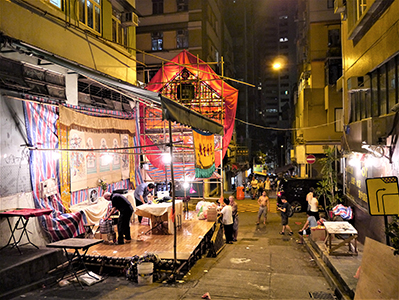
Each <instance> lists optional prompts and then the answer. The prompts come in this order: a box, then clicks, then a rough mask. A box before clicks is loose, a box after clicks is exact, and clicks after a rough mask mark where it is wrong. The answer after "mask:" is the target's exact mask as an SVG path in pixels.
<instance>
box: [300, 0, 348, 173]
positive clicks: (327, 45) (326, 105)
mask: <svg viewBox="0 0 399 300" xmlns="http://www.w3.org/2000/svg"><path fill="white" fill-rule="evenodd" d="M297 23H298V37H297V55H298V68H299V74H298V75H299V76H298V77H299V79H298V93H297V97H296V98H295V122H294V123H293V124H294V125H293V127H294V128H295V130H294V131H293V143H294V151H293V154H294V157H295V160H296V162H297V164H298V169H299V176H300V177H319V176H320V169H321V165H320V164H319V163H318V160H319V159H320V158H322V157H324V148H325V147H334V148H335V149H336V153H337V152H338V151H339V148H340V142H341V136H342V130H343V126H342V122H341V117H342V99H341V92H339V91H337V89H336V81H337V79H338V78H339V77H340V76H341V73H342V71H341V68H342V58H341V37H340V35H341V33H340V27H341V24H340V23H341V20H340V18H339V16H338V15H335V14H334V1H317V0H306V1H299V9H298V19H297ZM309 155H313V156H315V158H316V161H315V163H313V164H309V163H308V162H307V157H308V156H309Z"/></svg>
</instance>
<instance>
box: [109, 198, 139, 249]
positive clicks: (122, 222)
mask: <svg viewBox="0 0 399 300" xmlns="http://www.w3.org/2000/svg"><path fill="white" fill-rule="evenodd" d="M104 199H106V200H108V201H111V202H112V209H111V211H110V212H109V214H108V216H106V217H109V216H111V215H112V214H113V213H114V212H115V211H116V210H118V211H119V219H118V245H121V244H124V243H125V240H126V243H130V242H131V240H132V238H131V236H130V218H131V217H132V214H133V207H132V205H131V204H130V202H129V200H127V199H126V198H125V197H124V196H122V195H121V194H115V193H114V194H111V193H109V192H106V193H105V194H104Z"/></svg>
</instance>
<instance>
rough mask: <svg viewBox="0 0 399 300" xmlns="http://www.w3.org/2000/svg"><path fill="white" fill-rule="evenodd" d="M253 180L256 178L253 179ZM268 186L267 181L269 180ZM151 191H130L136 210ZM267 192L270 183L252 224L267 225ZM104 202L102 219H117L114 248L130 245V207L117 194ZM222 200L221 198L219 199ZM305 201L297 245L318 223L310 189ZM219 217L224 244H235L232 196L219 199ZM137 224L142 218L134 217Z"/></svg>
mask: <svg viewBox="0 0 399 300" xmlns="http://www.w3.org/2000/svg"><path fill="white" fill-rule="evenodd" d="M254 179H255V180H256V178H254ZM268 179H269V178H267V179H266V181H265V182H267V181H268ZM269 182H270V180H269ZM154 189H155V185H154V184H152V183H149V184H147V183H142V184H140V185H139V186H137V188H136V189H135V191H134V198H135V203H136V207H137V206H140V205H143V204H144V203H148V202H149V201H151V199H152V192H153V190H154ZM268 191H270V183H269V189H267V188H266V186H265V189H264V190H262V194H261V195H260V196H259V198H258V204H259V211H258V218H257V222H256V224H259V223H260V222H261V219H262V218H263V224H266V222H267V214H268V212H269V211H270V200H269V193H268ZM104 198H105V199H106V200H108V201H111V202H112V209H111V210H110V211H109V212H108V213H107V214H106V216H105V217H104V219H106V218H108V217H109V216H111V215H112V214H113V213H114V212H115V211H116V210H118V211H119V213H120V215H119V219H118V225H117V228H118V242H117V244H119V245H120V244H124V243H130V242H131V235H130V219H131V216H132V214H133V207H132V205H131V204H130V202H129V200H128V199H127V198H126V197H125V196H123V195H122V194H118V193H110V192H106V193H105V194H104ZM220 200H222V198H221V199H220ZM306 201H307V202H308V209H307V220H306V222H305V224H304V225H303V227H302V229H301V230H299V232H298V233H299V235H300V240H298V241H297V242H298V244H302V243H303V235H308V234H310V232H311V230H310V228H312V227H316V226H317V221H318V220H319V219H320V216H319V212H318V206H319V203H318V201H317V198H316V196H315V190H314V188H310V191H309V193H308V194H307V196H306ZM281 202H282V204H281V205H279V206H277V209H278V210H279V211H281V225H282V230H281V232H280V234H281V235H284V234H285V231H286V230H288V235H293V231H292V229H291V227H290V226H289V225H288V219H289V208H290V204H289V203H288V201H287V199H286V198H285V197H284V196H282V197H281ZM218 211H219V214H220V215H222V218H221V221H222V223H223V226H224V231H225V238H226V243H227V244H232V243H233V242H235V241H237V235H238V223H239V219H238V211H237V203H236V201H235V199H234V196H230V197H229V198H223V200H222V201H219V209H218ZM138 220H139V222H140V223H141V221H142V217H141V216H139V217H138Z"/></svg>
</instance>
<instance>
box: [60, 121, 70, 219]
mask: <svg viewBox="0 0 399 300" xmlns="http://www.w3.org/2000/svg"><path fill="white" fill-rule="evenodd" d="M58 136H59V147H60V148H61V149H67V148H68V130H67V127H66V126H64V125H60V126H58ZM61 157H62V160H61V163H60V177H61V178H60V179H61V180H60V186H61V201H62V204H63V205H64V207H65V212H67V213H69V212H70V210H69V206H70V203H71V190H70V186H69V174H70V173H69V167H68V162H69V160H68V157H69V155H68V152H65V151H63V152H61Z"/></svg>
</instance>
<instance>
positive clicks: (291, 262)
mask: <svg viewBox="0 0 399 300" xmlns="http://www.w3.org/2000/svg"><path fill="white" fill-rule="evenodd" d="M237 203H238V206H239V211H240V214H239V218H240V227H239V235H238V242H236V243H234V244H232V245H225V247H224V249H223V250H222V251H221V252H220V253H219V255H218V256H217V257H216V258H211V257H204V258H202V259H200V260H199V261H197V263H196V264H195V266H194V267H193V268H192V269H191V270H190V272H189V273H188V274H187V275H186V277H185V278H184V279H183V280H182V281H181V282H176V283H174V284H166V283H158V282H156V283H153V284H150V285H144V286H139V285H138V284H137V283H134V282H131V281H127V280H125V278H124V276H110V277H108V278H106V279H105V280H104V281H102V282H100V283H97V284H95V285H92V286H90V287H85V288H84V289H81V288H80V287H79V286H78V285H72V284H70V285H67V286H63V287H60V286H58V285H57V286H52V287H43V288H42V289H40V290H36V291H34V292H29V293H26V294H24V295H21V296H18V297H15V298H13V299H21V298H22V297H23V298H26V299H46V300H51V299H57V300H64V299H65V300H66V299H96V300H103V299H113V300H115V299H162V300H168V299H184V300H191V299H201V297H202V296H203V295H204V294H205V293H209V294H210V296H211V298H212V299H214V300H215V299H295V300H298V299H334V294H336V295H339V294H340V290H339V288H337V286H336V285H334V280H332V281H333V282H331V279H329V278H328V277H326V276H325V273H326V272H328V270H330V269H329V268H328V267H325V270H323V267H320V266H322V264H321V262H323V260H324V259H325V257H323V256H322V255H320V253H318V252H317V251H314V250H313V251H310V249H313V248H312V247H311V245H310V243H309V242H308V241H307V243H305V245H298V244H297V243H296V239H298V237H299V236H298V234H297V231H298V230H299V229H300V227H301V226H302V224H303V223H302V222H304V221H305V218H306V216H305V213H299V214H295V215H294V217H293V218H291V219H290V225H291V228H292V230H293V231H294V235H293V236H289V235H288V234H286V235H283V236H281V235H279V231H281V225H280V216H279V214H277V213H276V212H275V200H274V201H272V205H271V211H272V212H271V213H269V215H268V222H267V224H266V225H263V224H261V225H255V222H256V218H257V209H256V207H257V205H255V206H254V204H255V203H256V200H250V199H245V200H238V201H237ZM345 259H348V258H339V259H338V261H335V260H331V261H332V264H334V265H336V266H337V267H336V269H337V270H340V271H339V272H341V273H342V274H345V276H342V277H345V278H347V279H348V280H349V279H352V276H353V275H352V273H353V270H352V267H353V268H354V267H355V265H353V266H352V267H348V261H345ZM325 265H327V264H325ZM343 266H346V267H347V269H346V270H343V269H342V267H343ZM330 272H331V270H330ZM331 273H332V272H331ZM335 280H336V279H335ZM336 282H338V283H339V281H338V280H336ZM353 284H355V282H353V283H350V284H349V285H348V286H353ZM342 290H343V291H344V292H345V290H344V289H343V288H342ZM344 292H343V294H344ZM341 298H342V299H350V297H348V296H347V295H345V294H344V295H343V297H341Z"/></svg>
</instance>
